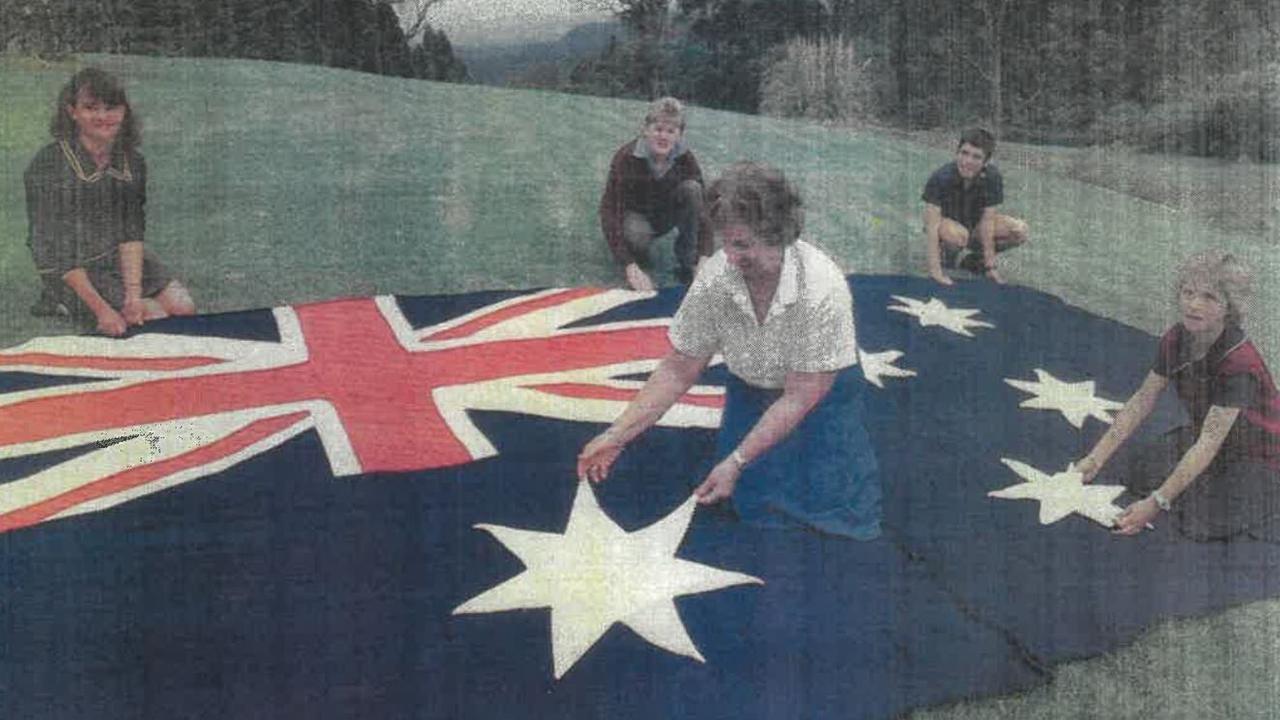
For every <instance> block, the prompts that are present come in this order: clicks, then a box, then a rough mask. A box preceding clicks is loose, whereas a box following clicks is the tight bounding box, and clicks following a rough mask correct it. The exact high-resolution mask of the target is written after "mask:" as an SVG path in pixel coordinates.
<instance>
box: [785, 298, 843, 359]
mask: <svg viewBox="0 0 1280 720" xmlns="http://www.w3.org/2000/svg"><path fill="white" fill-rule="evenodd" d="M807 312H808V315H807V317H805V318H803V320H802V322H803V327H802V328H800V334H799V337H798V339H797V342H796V343H795V345H793V346H792V353H791V360H790V362H788V363H787V366H788V369H790V370H792V371H794V372H809V373H813V372H832V371H835V370H841V369H843V368H847V367H849V366H850V365H855V364H857V362H858V343H857V334H856V331H855V329H854V325H853V299H852V297H851V296H850V295H849V288H848V286H846V285H844V284H843V283H840V284H839V285H836V286H834V287H833V288H832V291H831V292H829V293H827V295H826V296H824V297H823V298H822V299H821V300H820V301H819V302H817V303H814V304H813V305H811V306H809V307H808V308H807Z"/></svg>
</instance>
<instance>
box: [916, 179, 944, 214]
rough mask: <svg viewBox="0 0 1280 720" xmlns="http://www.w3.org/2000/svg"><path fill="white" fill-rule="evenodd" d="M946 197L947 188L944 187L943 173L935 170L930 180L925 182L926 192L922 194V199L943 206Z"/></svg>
mask: <svg viewBox="0 0 1280 720" xmlns="http://www.w3.org/2000/svg"><path fill="white" fill-rule="evenodd" d="M945 197H946V190H945V188H943V182H942V174H941V173H937V172H935V173H934V174H932V175H930V176H929V180H928V181H926V182H925V184H924V192H923V193H921V194H920V199H921V200H923V201H925V202H927V203H929V204H930V205H937V206H938V207H942V201H943V199H944V198H945Z"/></svg>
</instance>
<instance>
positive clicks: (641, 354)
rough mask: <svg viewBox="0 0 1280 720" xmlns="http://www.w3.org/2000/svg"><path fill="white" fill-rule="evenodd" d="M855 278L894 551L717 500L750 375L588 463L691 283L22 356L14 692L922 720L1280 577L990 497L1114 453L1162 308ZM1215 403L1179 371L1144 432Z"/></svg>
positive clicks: (178, 325) (8, 701) (112, 702)
mask: <svg viewBox="0 0 1280 720" xmlns="http://www.w3.org/2000/svg"><path fill="white" fill-rule="evenodd" d="M850 282H851V284H852V287H853V289H854V295H855V303H856V319H857V332H858V341H859V346H860V350H861V352H862V354H863V366H864V367H865V368H866V369H867V379H868V387H867V389H866V393H865V397H866V405H867V407H866V425H867V429H868V431H869V432H870V434H871V436H872V439H873V444H874V446H875V449H876V453H877V458H878V460H879V463H880V467H881V474H882V479H883V482H884V485H885V491H886V493H885V529H886V530H885V534H884V536H883V537H882V538H880V539H879V540H876V541H873V542H867V543H859V542H853V541H849V540H842V539H835V538H831V537H825V536H822V535H819V534H816V533H810V532H801V531H779V530H761V529H755V528H751V527H747V526H744V525H742V524H739V523H738V522H736V521H735V520H734V519H733V517H732V515H731V513H730V512H729V511H727V510H726V509H724V508H697V509H694V508H693V507H692V506H691V505H690V504H689V494H690V492H691V490H692V488H693V487H694V486H695V485H696V484H697V483H698V482H700V480H701V479H702V476H703V475H704V474H705V472H706V471H707V470H708V469H709V468H710V467H711V465H712V464H713V462H714V458H713V457H712V456H711V452H712V449H713V445H714V433H715V430H714V428H715V426H716V424H717V421H718V411H719V407H720V399H721V395H720V394H719V392H720V385H721V384H722V382H723V377H724V375H723V373H724V370H723V369H722V368H719V367H712V368H711V369H709V370H708V371H707V373H706V374H705V376H704V377H703V378H702V379H701V380H700V382H699V384H698V385H696V386H695V388H694V389H693V390H692V391H691V392H690V394H689V395H687V396H686V397H685V398H684V399H683V400H682V402H681V403H679V404H678V405H677V406H676V408H674V410H673V412H672V413H671V414H669V415H668V416H667V417H665V418H664V419H663V422H662V423H660V424H659V425H658V426H656V427H654V428H653V429H652V430H650V431H649V432H648V433H647V434H645V435H644V436H642V437H641V438H639V439H638V440H636V441H635V442H634V443H633V444H632V445H631V446H630V447H629V448H628V449H627V451H626V453H625V454H624V455H623V456H622V458H621V459H620V461H619V463H618V465H617V467H616V468H615V469H614V471H613V473H612V475H611V478H610V480H609V481H608V482H606V483H604V484H603V485H600V486H598V487H595V488H588V487H586V486H582V485H580V484H579V482H578V481H577V479H576V477H575V474H574V464H575V456H576V454H577V452H578V450H579V449H580V448H581V446H582V445H583V444H584V443H585V442H586V441H587V440H589V439H590V438H591V437H593V436H594V435H595V434H596V433H598V432H599V431H600V429H601V428H602V427H603V426H604V424H605V423H607V422H608V421H609V420H610V419H611V418H612V417H613V416H615V415H616V414H617V413H618V412H620V411H621V408H622V407H624V406H625V404H626V402H627V401H628V400H629V399H630V398H631V397H633V396H634V393H635V391H636V389H637V388H638V386H639V384H640V383H641V382H642V381H643V379H644V378H645V377H646V376H647V373H648V372H650V371H651V370H652V368H653V367H654V365H655V363H656V360H657V359H658V358H659V357H661V355H662V354H663V353H664V352H665V347H666V346H665V345H664V342H665V341H664V339H663V338H664V337H665V321H666V319H668V318H669V317H670V315H671V313H673V312H674V310H675V308H676V307H677V305H678V303H679V299H680V290H679V289H674V288H673V289H668V290H663V291H662V292H660V293H659V294H658V295H656V296H654V297H645V296H641V295H638V294H632V293H626V292H621V291H601V290H590V289H569V290H542V291H531V292H492V293H476V294H472V295H460V296H449V297H397V298H390V297H386V298H376V299H352V300H343V301H335V302H334V303H320V304H317V305H312V306H300V307H298V308H277V309H273V310H262V311H254V312H244V313H233V314H226V315H217V316H208V317H200V318H190V319H175V320H171V321H164V322H157V323H153V324H149V325H147V326H146V327H145V329H144V331H143V332H139V333H137V334H135V335H134V336H132V337H130V338H129V339H126V340H123V341H112V340H106V339H101V338H70V339H66V338H63V339H42V340H38V341H33V342H32V343H28V344H27V345H24V346H21V347H18V348H14V349H11V350H8V351H5V352H4V353H0V531H2V532H0V587H3V588H5V589H4V591H3V593H2V594H0V717H5V718H25V717H39V718H175V717H184V718H280V717H318V718H372V717H378V718H506V717H548V718H550V717H555V718H599V717H608V718H653V717H688V718H729V717H733V718H777V717H787V718H891V717H895V716H897V715H900V714H902V713H904V712H907V711H909V710H911V709H913V708H918V707H922V706H927V705H931V704H936V703H941V702H947V701H952V700H959V699H970V698H974V697H980V696H983V695H991V694H996V693H1007V692H1012V691H1017V690H1020V689H1025V688H1028V687H1031V686H1034V685H1036V684H1039V683H1043V682H1046V681H1048V680H1050V679H1051V678H1052V673H1053V666H1054V665H1055V664H1056V663H1059V662H1062V661H1066V660H1070V659H1074V658H1080V657H1086V656H1090V655H1095V654H1098V653H1102V652H1106V651H1108V650H1111V649H1114V648H1115V647H1117V645H1119V644H1121V643H1125V642H1128V641H1130V640H1132V639H1133V638H1134V637H1136V636H1137V634H1138V633H1140V632H1142V631H1143V630H1145V629H1147V628H1150V627H1151V626H1152V625H1153V624H1154V623H1156V622H1158V621H1161V620H1163V619H1167V618H1173V617H1184V616H1192V615H1200V614H1205V613H1208V612H1212V611H1215V610H1219V609H1221V608H1225V607H1228V606H1231V605H1234V604H1239V603H1243V602H1247V601H1250V600H1254V599H1259V598H1264V597H1274V596H1276V595H1278V594H1280V583H1277V581H1276V580H1274V579H1273V578H1272V573H1271V569H1272V568H1273V567H1275V566H1276V563H1277V562H1278V561H1280V546H1276V545H1273V544H1268V543H1263V542H1256V541H1251V540H1243V541H1240V542H1233V543H1230V544H1226V543H1204V544H1198V543H1193V542H1191V541H1188V540H1185V539H1183V538H1181V537H1180V536H1178V534H1177V533H1176V532H1174V531H1173V529H1172V528H1171V527H1169V526H1168V525H1167V524H1164V523H1159V522H1157V527H1156V529H1155V531H1154V532H1146V533H1142V534H1141V535H1139V536H1137V537H1135V538H1120V537H1116V536H1113V535H1111V534H1110V533H1109V532H1108V530H1107V529H1106V528H1105V527H1103V526H1102V525H1100V524H1099V523H1098V522H1095V521H1094V520H1091V519H1089V518H1087V517H1084V516H1081V515H1078V514H1072V515H1069V516H1066V517H1063V518H1061V519H1058V520H1056V521H1053V522H1049V523H1044V522H1042V515H1041V512H1042V503H1040V502H1037V501H1036V500H1034V499H1003V498H998V497H990V496H989V495H988V494H989V493H990V492H992V491H996V490H1001V489H1003V488H1008V487H1011V486H1016V485H1019V484H1021V483H1025V482H1027V481H1028V477H1027V476H1028V475H1030V476H1036V473H1041V474H1043V475H1044V476H1045V477H1048V476H1053V475H1055V474H1058V473H1062V472H1063V471H1065V470H1066V466H1067V463H1068V462H1070V461H1072V460H1075V459H1077V458H1079V457H1081V456H1082V455H1083V454H1084V453H1085V452H1086V451H1087V450H1088V449H1089V448H1090V447H1091V446H1092V443H1093V442H1094V441H1096V439H1097V438H1098V437H1099V436H1100V435H1101V434H1102V433H1103V432H1104V431H1105V429H1106V427H1107V425H1106V418H1108V417H1110V416H1112V415H1114V408H1115V406H1116V405H1115V404H1116V403H1119V402H1123V400H1124V399H1125V398H1126V397H1127V396H1128V395H1129V394H1130V393H1131V392H1132V391H1133V390H1134V388H1136V387H1137V385H1138V383H1139V382H1140V381H1141V379H1142V377H1143V375H1144V374H1145V373H1146V371H1147V369H1148V368H1149V366H1150V364H1151V361H1152V359H1153V357H1154V354H1155V349H1156V348H1155V338H1153V337H1152V336H1151V335H1149V334H1147V333H1144V332H1141V331H1138V330H1135V329H1133V328H1130V327H1127V326H1125V325H1122V324H1120V323H1117V322H1114V321H1111V320H1108V319H1105V318H1101V317H1098V316H1096V315H1093V314H1090V313H1087V312H1085V311H1083V310H1081V309H1079V308H1076V307H1072V306H1070V305H1067V304H1066V303H1064V302H1062V301H1061V300H1059V299H1057V298H1055V297H1052V296H1049V295H1046V294H1044V293H1040V292H1037V291H1034V290H1029V289H1025V288H1018V287H997V286H995V285H992V284H990V283H985V282H973V283H961V284H958V285H957V286H955V287H953V288H942V287H940V286H938V285H936V284H934V283H932V282H931V281H927V280H923V279H919V278H909V277H898V276H892V277H890V276H853V277H851V279H850ZM1089 383H1092V384H1091V385H1090V384H1089ZM1181 422H1183V418H1182V416H1181V411H1180V410H1179V409H1178V408H1177V407H1176V404H1175V403H1174V402H1173V401H1172V400H1171V399H1170V398H1165V399H1164V400H1163V401H1162V403H1161V404H1160V405H1159V406H1158V408H1157V410H1156V412H1155V413H1154V414H1153V416H1152V417H1151V419H1150V420H1149V421H1148V422H1147V424H1146V426H1145V428H1144V430H1143V433H1145V434H1146V435H1147V436H1150V435H1151V434H1154V433H1156V432H1159V431H1162V430H1164V429H1167V428H1169V427H1172V426H1175V425H1177V424H1179V423H1181ZM1135 440H1137V441H1140V440H1141V436H1140V437H1138V438H1135ZM1131 444H1132V443H1131ZM1122 460H1123V458H1122V457H1117V458H1116V460H1113V463H1112V466H1113V467H1120V466H1121V461H1122ZM1109 469H1110V468H1109ZM1020 473H1021V474H1020ZM1116 482H1119V479H1118V478H1116V477H1114V476H1109V474H1108V473H1106V472H1104V473H1103V475H1102V476H1101V477H1100V478H1099V479H1098V484H1099V485H1105V484H1109V483H1116ZM1131 500H1132V498H1130V497H1128V496H1120V497H1119V498H1118V499H1117V500H1116V502H1117V503H1119V504H1120V505H1121V506H1122V505H1123V504H1125V503H1127V502H1129V501H1131Z"/></svg>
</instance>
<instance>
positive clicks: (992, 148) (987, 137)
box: [956, 127, 996, 160]
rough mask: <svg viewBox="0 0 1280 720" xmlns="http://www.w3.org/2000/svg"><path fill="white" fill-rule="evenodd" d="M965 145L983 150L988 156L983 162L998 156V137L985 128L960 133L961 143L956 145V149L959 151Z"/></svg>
mask: <svg viewBox="0 0 1280 720" xmlns="http://www.w3.org/2000/svg"><path fill="white" fill-rule="evenodd" d="M965 143H969V144H970V145H972V146H974V147H976V148H978V149H979V150H981V151H982V152H983V153H984V154H985V155H986V157H984V158H983V160H990V159H991V156H992V155H995V154H996V136H995V135H992V134H991V133H990V132H989V131H987V130H986V129H985V128H980V127H975V128H969V129H968V130H965V131H964V132H962V133H960V142H958V143H956V149H957V150H959V149H960V146H961V145H964V144H965Z"/></svg>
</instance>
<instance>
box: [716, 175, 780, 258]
mask: <svg viewBox="0 0 1280 720" xmlns="http://www.w3.org/2000/svg"><path fill="white" fill-rule="evenodd" d="M802 205H803V202H802V201H801V200H800V195H799V193H797V192H796V190H795V188H793V187H792V186H791V183H789V182H787V178H786V177H785V176H784V175H783V174H782V171H781V170H779V169H777V168H775V167H772V166H770V165H764V164H762V163H755V162H738V163H734V164H733V165H730V166H729V167H728V169H726V170H725V171H724V174H722V175H721V176H720V177H719V178H718V179H717V180H716V181H715V182H713V183H711V188H710V189H709V190H708V191H707V215H708V216H709V217H710V219H711V224H712V225H713V226H715V227H716V228H723V227H724V226H725V225H729V224H731V223H742V224H743V225H746V226H747V227H749V228H751V233H752V234H753V235H755V236H756V237H757V238H760V239H761V240H763V241H764V242H765V244H767V245H773V246H780V245H790V244H791V243H793V242H795V241H796V239H797V238H799V237H800V231H801V230H802V229H804V210H803V208H802V207H801V206H802Z"/></svg>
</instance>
